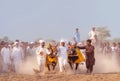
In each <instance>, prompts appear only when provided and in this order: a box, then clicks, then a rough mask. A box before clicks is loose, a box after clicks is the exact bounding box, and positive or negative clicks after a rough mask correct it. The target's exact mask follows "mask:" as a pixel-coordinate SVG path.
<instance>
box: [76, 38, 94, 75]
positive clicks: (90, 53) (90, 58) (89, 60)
mask: <svg viewBox="0 0 120 81" xmlns="http://www.w3.org/2000/svg"><path fill="white" fill-rule="evenodd" d="M86 43H87V44H86V46H82V47H78V48H80V49H86V51H85V53H86V68H87V73H92V71H93V65H95V57H94V49H95V48H94V46H93V45H91V40H90V39H88V40H87V41H86Z"/></svg>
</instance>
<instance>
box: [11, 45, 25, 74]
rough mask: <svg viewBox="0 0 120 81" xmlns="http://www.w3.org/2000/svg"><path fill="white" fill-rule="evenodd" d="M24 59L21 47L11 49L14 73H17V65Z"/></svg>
mask: <svg viewBox="0 0 120 81" xmlns="http://www.w3.org/2000/svg"><path fill="white" fill-rule="evenodd" d="M23 58H24V53H23V50H22V48H21V47H13V49H12V59H13V63H14V66H15V71H16V72H17V71H18V68H19V65H20V64H21V63H22V60H23Z"/></svg>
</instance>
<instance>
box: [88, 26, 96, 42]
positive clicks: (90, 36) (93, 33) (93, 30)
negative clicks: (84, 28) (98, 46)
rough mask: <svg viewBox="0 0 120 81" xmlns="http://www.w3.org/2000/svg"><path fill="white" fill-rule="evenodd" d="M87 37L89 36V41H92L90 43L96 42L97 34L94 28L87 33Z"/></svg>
mask: <svg viewBox="0 0 120 81" xmlns="http://www.w3.org/2000/svg"><path fill="white" fill-rule="evenodd" d="M88 35H89V39H91V40H92V43H96V42H97V35H98V33H97V32H96V30H95V27H93V28H92V30H91V31H90V32H89V33H88Z"/></svg>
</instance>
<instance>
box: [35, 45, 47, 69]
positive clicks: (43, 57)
mask: <svg viewBox="0 0 120 81" xmlns="http://www.w3.org/2000/svg"><path fill="white" fill-rule="evenodd" d="M41 52H42V54H40V53H41ZM36 54H37V63H38V65H39V68H40V71H43V70H44V66H45V62H46V48H42V47H41V46H39V47H38V48H37V50H36Z"/></svg>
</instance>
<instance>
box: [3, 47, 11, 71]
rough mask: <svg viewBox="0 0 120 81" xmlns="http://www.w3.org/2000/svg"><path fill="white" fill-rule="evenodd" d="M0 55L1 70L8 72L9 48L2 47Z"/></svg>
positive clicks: (9, 61) (9, 62)
mask: <svg viewBox="0 0 120 81" xmlns="http://www.w3.org/2000/svg"><path fill="white" fill-rule="evenodd" d="M1 56H2V59H3V71H4V72H8V68H9V65H10V64H11V50H10V48H9V47H8V48H6V47H3V48H2V49H1Z"/></svg>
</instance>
